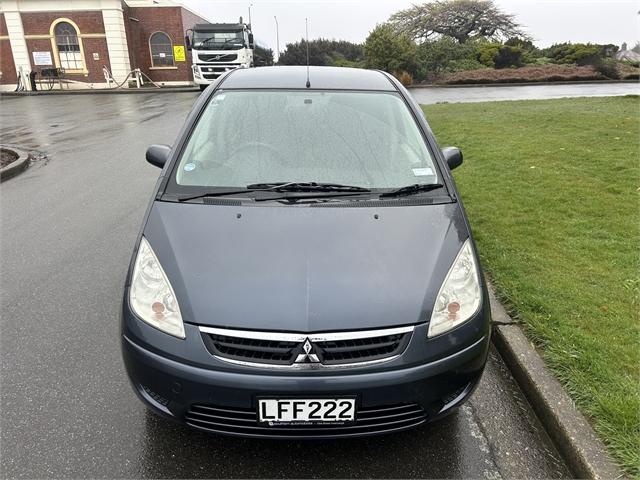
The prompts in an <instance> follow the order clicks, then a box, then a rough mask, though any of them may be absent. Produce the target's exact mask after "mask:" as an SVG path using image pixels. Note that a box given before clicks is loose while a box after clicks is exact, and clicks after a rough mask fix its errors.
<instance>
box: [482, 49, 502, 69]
mask: <svg viewBox="0 0 640 480" xmlns="http://www.w3.org/2000/svg"><path fill="white" fill-rule="evenodd" d="M501 47H502V45H501V44H499V43H479V44H478V45H477V46H476V51H477V58H478V61H479V62H480V63H482V64H483V65H485V66H487V67H489V68H495V67H496V57H497V56H498V51H499V50H500V48H501Z"/></svg>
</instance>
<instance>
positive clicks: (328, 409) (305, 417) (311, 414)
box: [258, 398, 356, 425]
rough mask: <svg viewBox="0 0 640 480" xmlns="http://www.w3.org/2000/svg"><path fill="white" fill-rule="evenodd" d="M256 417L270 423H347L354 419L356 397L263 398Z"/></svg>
mask: <svg viewBox="0 0 640 480" xmlns="http://www.w3.org/2000/svg"><path fill="white" fill-rule="evenodd" d="M258 419H259V420H260V422H263V423H268V424H270V425H281V424H287V425H292V424H323V423H349V422H353V421H355V419H356V399H355V398H311V399H307V398H263V399H259V400H258Z"/></svg>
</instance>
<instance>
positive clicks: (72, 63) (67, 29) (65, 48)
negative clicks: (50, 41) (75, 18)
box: [54, 21, 84, 70]
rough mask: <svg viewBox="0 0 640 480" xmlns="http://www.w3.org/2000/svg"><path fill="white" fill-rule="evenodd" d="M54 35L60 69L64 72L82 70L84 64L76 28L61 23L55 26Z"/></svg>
mask: <svg viewBox="0 0 640 480" xmlns="http://www.w3.org/2000/svg"><path fill="white" fill-rule="evenodd" d="M54 35H55V42H56V47H57V50H58V59H59V61H60V67H61V68H64V69H65V70H82V69H83V68H84V62H83V59H82V51H81V49H80V41H79V39H78V31H77V30H76V28H75V27H74V26H73V25H71V24H70V23H69V22H64V21H62V22H59V23H57V24H56V26H55V28H54Z"/></svg>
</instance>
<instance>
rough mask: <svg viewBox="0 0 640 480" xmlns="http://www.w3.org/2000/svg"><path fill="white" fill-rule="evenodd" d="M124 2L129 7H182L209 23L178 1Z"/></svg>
mask: <svg viewBox="0 0 640 480" xmlns="http://www.w3.org/2000/svg"><path fill="white" fill-rule="evenodd" d="M124 2H125V3H126V4H127V5H128V6H129V7H137V8H140V7H182V8H184V9H185V10H187V11H188V12H191V13H192V14H194V15H195V16H197V17H200V18H202V19H204V20H205V21H207V22H208V21H209V19H208V18H207V17H205V16H204V15H201V14H200V13H198V12H194V11H193V10H192V9H191V8H189V7H187V6H186V5H183V4H182V2H181V1H179V0H177V1H176V0H124Z"/></svg>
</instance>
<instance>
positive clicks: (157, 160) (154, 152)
mask: <svg viewBox="0 0 640 480" xmlns="http://www.w3.org/2000/svg"><path fill="white" fill-rule="evenodd" d="M170 154H171V146H169V145H151V146H150V147H149V148H148V149H147V154H146V158H147V162H149V163H150V164H151V165H155V166H156V167H159V168H162V167H164V164H165V163H167V160H169V155H170Z"/></svg>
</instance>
